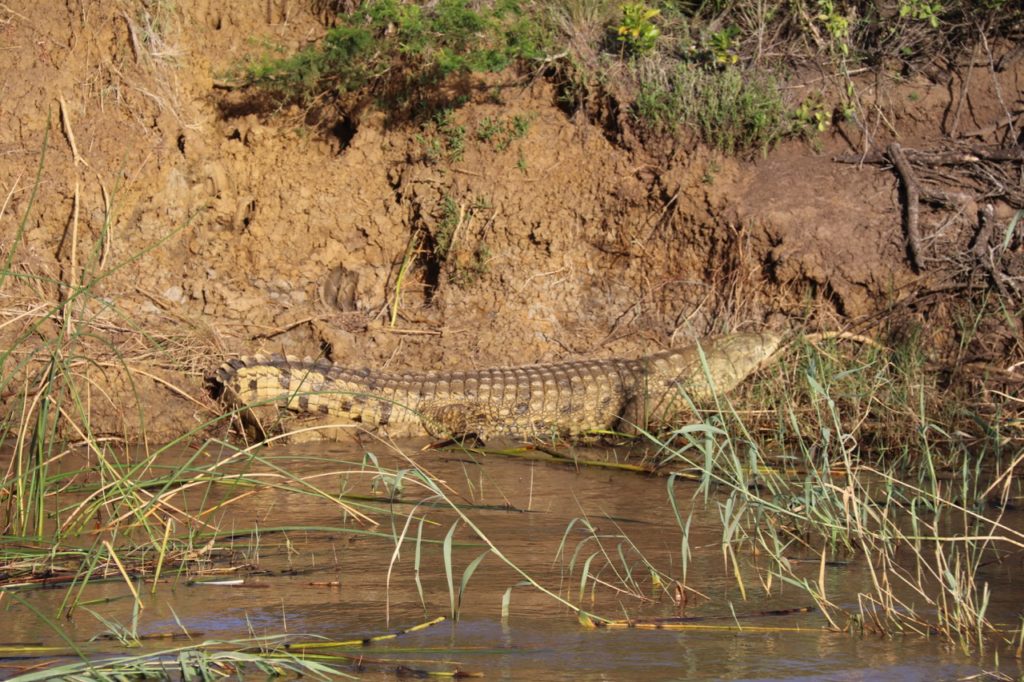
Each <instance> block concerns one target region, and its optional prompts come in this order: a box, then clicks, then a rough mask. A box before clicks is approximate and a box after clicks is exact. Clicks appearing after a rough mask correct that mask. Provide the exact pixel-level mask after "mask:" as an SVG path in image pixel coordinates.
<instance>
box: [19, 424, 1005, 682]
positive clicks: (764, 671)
mask: <svg viewBox="0 0 1024 682" xmlns="http://www.w3.org/2000/svg"><path fill="white" fill-rule="evenodd" d="M420 445H422V443H419V442H410V443H403V444H402V451H403V452H405V453H407V454H406V455H401V454H398V452H397V450H396V449H394V448H392V447H389V446H384V445H377V446H370V447H366V446H357V445H354V444H353V445H351V446H346V445H338V444H330V445H307V446H301V447H282V446H278V447H274V448H271V449H262V450H260V451H259V452H258V453H257V454H258V455H259V457H261V458H265V460H264V461H258V462H256V461H239V462H231V463H229V464H227V465H226V466H225V471H230V472H232V473H239V472H245V473H247V474H249V475H251V476H257V477H262V478H263V479H264V480H266V479H269V480H277V481H278V482H279V483H280V484H281V487H280V488H278V489H276V490H262V491H259V492H251V490H252V489H251V488H248V487H245V486H243V485H235V486H225V485H218V486H207V485H203V486H196V487H195V488H194V489H192V490H190V492H189V494H188V495H187V496H186V497H177V498H175V504H176V505H178V506H179V507H180V510H181V512H182V513H185V512H187V513H190V514H193V515H195V518H196V519H198V521H196V522H193V524H192V526H193V527H192V531H193V532H194V533H196V537H195V540H194V544H195V547H196V549H197V550H198V549H201V548H203V546H204V544H205V542H206V540H205V539H204V537H203V535H202V533H203V532H204V531H205V530H206V529H205V528H204V527H203V526H202V523H209V524H211V525H216V526H219V527H220V528H221V529H224V528H234V529H237V533H236V535H235V536H234V537H233V538H230V539H222V540H220V541H218V542H217V543H216V544H215V545H214V546H213V548H212V550H213V551H212V552H211V553H209V554H207V555H206V556H207V557H208V558H209V559H211V560H210V561H209V562H208V564H207V567H208V569H209V570H208V571H206V572H203V573H201V572H199V571H197V570H194V569H195V568H198V567H199V566H200V563H194V564H193V570H189V571H188V573H187V574H177V573H174V574H171V575H168V574H167V573H165V574H164V576H163V578H162V579H161V582H160V583H159V584H158V585H157V586H156V590H155V593H151V592H150V590H151V588H152V586H151V585H149V584H141V585H140V586H139V587H140V590H143V597H142V601H143V604H144V607H145V608H144V609H143V610H142V612H141V613H140V614H139V622H138V626H137V629H138V632H139V633H140V634H154V633H181V632H182V631H183V630H187V631H188V632H189V633H190V634H191V636H192V637H193V638H194V639H195V640H197V641H204V640H211V639H221V640H230V639H237V638H243V637H250V636H263V635H279V634H285V633H287V634H289V635H291V636H292V637H293V638H294V639H296V640H302V641H315V640H317V639H318V638H326V639H327V640H351V639H353V638H363V637H367V636H373V635H379V634H385V633H388V632H396V631H400V630H403V629H405V628H408V627H410V626H414V625H417V624H420V623H425V622H428V621H431V620H433V619H435V618H437V617H439V616H450V614H451V610H452V600H453V598H454V600H455V601H456V602H457V609H458V612H459V620H458V622H457V623H456V622H455V621H453V620H452V619H451V618H450V617H449V618H448V619H447V620H445V621H443V622H440V623H436V624H433V625H431V626H429V627H426V628H424V629H421V630H417V631H414V632H408V633H406V634H401V635H400V636H397V637H395V638H393V639H388V640H381V641H375V642H373V643H371V644H369V645H367V646H365V647H362V648H358V647H357V648H352V647H349V648H346V649H333V650H331V649H328V650H327V651H332V652H334V653H337V652H339V651H340V652H342V653H350V654H353V655H363V656H365V657H366V658H367V660H368V661H369V664H368V665H367V666H366V667H365V668H364V669H362V670H360V671H356V670H354V669H349V670H350V672H358V674H359V675H360V676H363V677H365V678H370V679H394V677H395V675H396V669H397V666H399V665H407V666H409V667H410V668H413V669H417V670H447V671H451V670H453V669H456V668H457V669H459V670H463V671H466V672H474V673H482V674H483V675H485V676H486V678H487V679H509V680H526V679H529V680H564V679H578V680H612V679H615V680H619V679H622V680H626V679H628V680H674V679H833V680H845V679H850V680H861V679H892V680H915V679H921V680H939V679H956V678H965V677H967V676H970V675H974V674H977V673H979V672H980V671H983V670H987V671H993V670H996V669H997V668H998V669H1001V670H1002V672H1004V673H1006V674H1008V675H1010V676H1013V677H1018V676H1020V675H1021V674H1022V668H1021V667H1020V664H1019V662H1017V661H1015V660H1014V659H1013V658H1012V656H1011V655H1009V653H1008V652H1007V651H1006V650H1004V651H1002V652H1001V654H1000V658H999V662H998V664H997V663H996V661H995V660H994V658H993V656H992V654H991V653H989V654H988V655H986V656H985V657H984V658H982V659H979V658H977V657H967V656H965V655H963V654H961V653H960V652H958V650H956V649H955V648H953V647H950V646H948V645H947V644H945V643H944V642H943V640H942V639H941V638H939V637H932V638H925V637H921V636H918V635H914V634H908V635H904V636H898V637H896V638H884V637H878V636H859V635H852V634H848V633H838V632H833V631H830V630H828V629H826V626H827V621H826V620H825V618H824V617H823V616H822V615H821V613H820V612H817V611H813V610H812V611H809V612H802V611H797V612H790V613H785V614H782V615H779V614H769V613H768V612H775V611H780V610H790V609H793V610H796V609H800V608H801V607H810V606H813V602H812V600H811V599H810V598H809V597H808V596H807V594H806V593H804V592H803V591H802V590H800V589H797V588H795V587H793V586H791V585H785V584H783V583H782V581H781V580H780V579H779V578H778V577H777V576H775V577H772V578H770V577H769V575H768V572H767V571H765V570H764V569H765V566H763V565H760V564H759V561H758V557H755V556H742V555H741V557H740V562H739V565H740V570H739V573H740V575H739V577H738V576H737V575H736V572H734V570H733V569H732V567H731V566H729V565H727V564H726V562H725V561H724V558H723V551H722V521H721V503H722V502H723V501H724V498H721V499H718V498H716V497H715V496H714V495H712V496H711V497H709V498H708V499H707V501H706V503H705V499H704V497H703V496H702V495H695V493H696V490H697V488H696V484H694V483H692V482H684V481H676V483H675V499H676V500H677V503H678V507H679V510H680V514H681V517H682V521H683V522H685V521H686V518H687V517H689V516H691V515H692V521H691V522H690V528H689V547H690V556H689V557H688V559H687V566H686V568H685V570H686V583H687V585H688V586H689V587H690V588H692V589H693V590H696V591H697V592H699V593H701V594H702V595H704V596H705V597H706V598H701V597H697V596H691V597H690V599H689V600H688V604H687V606H686V608H685V613H684V615H685V616H688V617H695V618H699V620H694V621H689V622H688V623H687V628H688V629H683V630H664V629H662V630H640V629H614V630H612V629H597V630H594V629H588V628H585V627H583V626H581V625H580V624H579V622H578V621H577V618H576V616H575V614H574V613H573V612H572V610H571V609H570V608H569V607H567V606H566V605H564V604H562V603H560V602H559V601H558V600H557V599H556V598H555V597H553V596H550V595H547V594H544V593H543V592H542V591H540V590H539V589H537V588H536V587H534V586H531V585H528V584H525V579H524V574H525V575H528V576H529V577H530V578H531V579H533V580H534V581H536V582H537V583H538V584H540V585H541V586H543V587H544V588H546V589H547V590H550V591H551V592H552V593H554V594H555V595H557V596H558V597H561V598H562V599H565V600H567V601H569V602H571V603H574V604H580V605H582V606H583V607H584V608H585V609H586V610H587V611H589V612H591V613H594V614H597V615H599V616H603V617H606V618H613V619H620V618H627V617H628V618H634V619H643V618H647V619H652V618H664V617H672V616H679V615H680V613H681V612H680V609H679V607H678V606H677V605H676V604H675V603H674V601H673V591H674V590H673V585H671V584H665V583H663V584H662V585H661V586H659V585H656V584H654V583H652V579H651V571H650V570H649V569H648V568H647V564H650V565H652V566H654V567H656V568H657V569H659V570H660V571H661V572H663V573H664V574H665V575H668V576H672V577H673V578H679V577H681V576H682V575H683V565H682V556H683V551H682V544H683V543H682V537H683V533H682V530H681V528H680V523H679V520H677V516H676V514H675V513H674V512H673V509H672V506H671V505H670V502H669V494H668V486H667V480H666V479H665V478H657V477H647V476H643V475H637V474H632V473H627V472H622V471H615V470H604V469H597V468H589V467H587V468H580V469H579V470H577V469H574V468H572V467H568V466H556V465H551V464H545V463H538V462H531V461H524V460H521V459H513V458H506V457H500V456H493V455H492V456H486V457H480V458H474V457H471V456H469V455H465V454H458V453H439V452H419V451H418V447H419V446H420ZM367 451H372V452H373V453H374V456H375V457H376V460H377V462H378V463H379V466H380V467H381V468H382V469H386V470H388V471H394V470H396V469H406V470H409V469H411V467H412V463H413V462H415V463H417V464H418V465H420V466H422V467H424V468H425V469H426V470H428V471H429V472H430V473H431V474H432V475H433V476H435V477H436V478H437V479H439V480H440V481H442V482H443V488H442V489H443V491H444V492H445V494H446V495H447V496H448V497H449V499H450V500H452V501H453V502H456V503H457V504H458V505H459V509H460V511H461V513H462V514H464V515H465V517H464V518H463V517H460V514H459V513H457V512H456V511H454V510H453V509H452V507H451V506H450V505H449V504H447V503H445V502H444V501H442V500H438V499H436V498H435V496H433V495H431V494H430V492H429V491H427V490H425V489H424V488H423V487H422V486H420V485H418V484H417V481H416V480H415V478H414V477H413V475H412V474H411V473H410V474H408V475H407V476H406V477H405V479H404V480H402V481H398V482H397V484H398V486H399V488H400V493H399V495H398V500H399V501H400V502H399V503H396V504H391V503H389V502H388V501H387V499H386V494H387V491H388V490H389V489H390V488H392V487H393V486H394V485H396V481H395V479H394V478H392V477H388V476H379V475H378V473H379V472H378V469H377V468H376V465H374V464H373V463H372V461H370V462H369V463H365V464H364V462H365V461H366V459H365V453H366V452H367ZM175 456H176V457H180V458H182V460H184V458H186V457H188V456H190V453H177V455H175ZM212 457H213V455H203V458H204V460H203V461H204V462H208V461H209V459H208V458H212ZM406 457H409V458H411V459H406ZM172 459H173V458H164V461H165V462H166V463H167V464H168V465H170V464H172V461H171V460H172ZM284 470H287V471H289V472H291V473H292V474H293V475H295V476H302V477H303V479H304V481H305V482H304V483H302V484H301V485H297V484H296V483H295V482H294V481H291V482H289V479H288V478H287V477H282V478H278V479H275V478H274V477H275V476H277V475H279V474H280V472H281V471H284ZM297 488H302V489H304V490H306V491H307V492H305V493H304V492H299V491H298V490H297ZM314 489H318V490H320V491H322V492H323V493H325V494H332V495H333V494H337V493H339V492H346V493H348V494H350V496H351V497H350V499H349V504H350V505H352V509H351V510H346V509H344V508H342V507H341V506H339V505H338V504H337V503H335V502H332V501H330V500H328V499H326V498H325V497H322V496H319V495H317V494H315V492H314ZM374 497H375V498H377V499H376V500H373V498H374ZM363 498H365V500H366V501H363ZM225 500H226V501H229V503H228V504H224V505H222V506H217V503H218V502H223V501H225ZM69 502H70V499H69ZM353 510H354V511H355V512H357V513H366V514H368V515H369V516H371V517H372V518H373V519H374V520H375V521H377V524H376V525H374V524H372V523H368V522H362V523H361V522H359V521H358V520H355V519H354V517H353ZM467 519H468V521H469V522H471V523H472V524H473V525H474V526H475V529H474V528H471V527H470V525H469V523H468V522H467ZM1006 522H1007V523H1010V524H1013V525H1014V526H1015V527H1021V525H1022V524H1024V521H1022V519H1021V518H1020V517H1017V518H1008V519H1006ZM453 524H456V527H455V530H454V533H453V534H452V536H451V539H452V547H451V557H452V565H453V571H452V576H451V578H450V580H451V583H452V586H453V588H452V591H454V592H455V596H454V597H452V592H451V591H450V590H449V577H448V575H447V573H446V568H445V561H444V553H445V549H444V540H445V538H446V536H447V535H448V534H449V531H450V530H451V529H452V527H453ZM178 530H179V531H180V534H181V535H182V536H183V535H184V534H186V532H187V530H188V529H187V528H185V527H179V529H178ZM397 538H403V541H402V542H400V543H399V542H398V541H397V540H396V539H397ZM417 538H419V540H417ZM488 541H489V542H490V543H492V544H493V546H494V547H496V548H497V549H498V550H500V552H501V554H502V556H504V557H505V559H507V561H503V560H502V559H501V558H499V557H498V556H497V555H496V554H495V553H493V552H492V553H490V554H487V556H486V557H485V558H484V559H483V560H482V562H481V563H480V564H479V565H478V566H477V567H476V570H475V572H473V573H472V575H471V576H470V577H469V579H468V581H467V583H466V585H465V589H464V590H463V591H462V594H461V595H459V594H458V592H459V589H460V584H461V583H462V581H463V576H464V571H465V570H466V568H467V566H469V565H470V564H471V563H472V562H473V561H474V560H475V559H476V558H477V557H479V556H481V555H482V554H484V553H485V552H487V550H488ZM208 549H210V548H208ZM747 554H749V552H747ZM789 556H790V557H791V558H793V559H801V558H812V557H801V556H800V553H799V551H798V550H794V551H793V552H791V553H789ZM761 563H764V562H763V560H762V562H761ZM510 564H511V565H510ZM1018 564H1019V561H1018V562H1017V563H1016V564H1015V565H1014V566H1009V567H1008V566H1007V565H1006V564H1001V565H993V566H991V567H990V568H987V569H986V571H987V572H986V573H985V574H984V575H983V576H982V578H983V579H985V580H988V581H989V582H990V584H991V585H992V604H991V606H990V607H989V614H990V619H991V620H992V621H994V622H998V623H1009V624H1013V623H1018V624H1019V620H1020V612H1021V607H1020V604H1021V601H1022V591H1021V585H1020V582H1019V581H1016V580H1014V577H1015V576H1014V575H1013V571H1015V570H1016V566H1017V565H1018ZM799 565H800V566H801V569H800V570H804V568H803V566H804V565H803V564H799ZM513 566H514V567H513ZM819 569H820V566H819V565H818V563H817V562H811V561H809V562H807V564H806V569H805V571H806V576H807V577H808V578H809V579H811V580H817V579H818V571H819ZM824 570H825V587H826V590H827V591H828V595H829V597H830V598H831V599H832V600H833V601H834V602H836V603H838V604H841V605H844V606H848V607H850V608H851V609H855V608H856V601H855V600H856V594H857V592H858V590H861V589H868V586H869V584H870V575H869V571H868V567H867V564H866V562H865V561H864V560H863V559H859V560H858V559H854V560H852V561H851V562H849V563H846V564H840V565H829V566H827V567H826V568H825V569H824ZM584 573H585V574H586V575H587V576H588V579H587V580H586V581H584V584H583V586H582V594H581V576H583V575H584ZM215 578H216V579H225V580H231V579H234V580H241V581H242V582H241V584H235V585H232V584H222V585H213V584H201V583H200V582H199V581H208V580H211V579H215ZM740 581H742V583H743V586H744V590H745V594H744V592H743V591H741V590H740V588H739V582H740ZM66 594H67V588H66V587H61V588H58V589H47V590H32V591H23V592H19V596H20V597H21V598H22V599H24V600H26V601H27V602H28V603H29V604H30V605H31V606H33V607H35V608H36V609H39V610H40V612H42V613H47V614H52V613H55V612H56V611H57V610H58V609H59V605H60V604H61V602H62V600H63V599H64V598H65V596H66ZM75 594H76V596H77V597H78V598H79V599H80V600H82V601H86V600H88V601H90V603H89V605H88V606H82V607H79V608H78V609H77V610H76V611H75V612H74V614H73V617H72V618H71V619H69V620H64V621H60V622H59V624H60V626H61V628H62V629H63V632H64V634H65V635H66V636H67V637H69V638H71V639H72V640H73V641H76V642H85V641H87V640H89V639H90V638H92V637H95V636H97V635H100V634H102V633H104V632H107V631H108V630H110V629H111V628H110V623H119V624H121V625H123V626H125V627H128V626H130V625H131V622H132V618H133V615H132V600H131V599H130V597H129V591H128V589H127V587H126V585H125V583H124V582H123V581H111V582H105V583H99V584H95V585H91V586H88V587H87V588H86V589H85V590H83V591H82V592H81V593H78V592H77V591H76V592H75ZM503 603H504V604H505V608H506V609H507V615H506V616H504V617H503ZM2 606H3V608H4V609H6V611H5V614H4V619H5V621H6V623H5V624H4V625H0V632H2V634H0V642H2V643H4V644H11V643H37V644H39V643H42V644H55V645H63V644H64V642H63V641H62V638H61V637H59V636H57V635H56V634H55V633H54V632H53V631H52V630H51V629H50V628H48V627H47V626H46V625H45V624H44V623H43V622H42V620H41V619H40V618H38V617H36V616H34V615H32V614H31V613H29V611H28V610H27V609H26V608H25V607H24V606H21V605H19V604H15V603H14V602H13V600H12V599H7V600H5V601H4V603H3V604H2ZM101 619H106V620H107V624H104V623H103V622H101ZM185 643H186V642H185V641H182V640H175V641H173V642H171V641H166V640H165V641H160V640H146V641H145V642H144V643H143V648H144V649H145V648H171V647H173V646H181V645H183V644H185ZM98 646H99V647H100V648H101V649H102V650H105V651H111V652H124V651H128V650H126V649H122V648H121V647H120V646H119V645H118V644H116V643H114V642H106V643H104V644H101V645H98ZM5 663H7V665H5V666H4V667H3V668H0V674H11V673H12V672H13V671H16V670H18V664H17V662H15V661H7V662H5Z"/></svg>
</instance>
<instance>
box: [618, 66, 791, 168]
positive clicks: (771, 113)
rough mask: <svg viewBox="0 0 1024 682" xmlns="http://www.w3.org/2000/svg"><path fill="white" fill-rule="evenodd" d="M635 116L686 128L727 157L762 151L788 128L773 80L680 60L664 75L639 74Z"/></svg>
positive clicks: (656, 125)
mask: <svg viewBox="0 0 1024 682" xmlns="http://www.w3.org/2000/svg"><path fill="white" fill-rule="evenodd" d="M636 113H637V115H638V117H639V118H640V120H641V121H642V122H644V123H645V124H646V125H648V126H650V127H652V128H654V129H657V130H662V131H666V132H667V131H672V130H675V129H677V128H679V127H687V128H691V129H693V130H695V131H696V132H697V133H699V134H700V136H701V138H702V139H703V140H704V141H705V142H706V143H708V144H709V145H711V146H713V147H715V148H717V149H720V150H721V151H723V152H725V153H728V154H732V153H737V152H745V151H751V150H759V151H766V150H767V149H768V148H769V147H771V145H772V144H774V143H775V142H776V141H778V140H779V139H780V138H781V137H782V136H783V135H784V134H786V133H787V132H788V128H789V126H788V125H787V119H788V114H787V111H786V108H785V106H784V105H783V103H782V96H781V94H780V91H779V86H778V83H777V82H776V81H775V79H774V78H773V77H772V76H770V75H768V74H765V73H760V72H753V71H743V70H741V69H740V68H738V67H731V66H729V67H725V68H722V69H705V68H702V67H700V66H697V65H694V64H690V63H686V62H683V63H680V64H678V65H677V66H676V67H675V68H674V69H673V70H671V71H670V72H669V73H668V74H665V73H663V72H660V71H655V72H654V73H650V72H648V73H647V74H645V73H643V72H641V74H640V92H639V94H638V96H637V100H636Z"/></svg>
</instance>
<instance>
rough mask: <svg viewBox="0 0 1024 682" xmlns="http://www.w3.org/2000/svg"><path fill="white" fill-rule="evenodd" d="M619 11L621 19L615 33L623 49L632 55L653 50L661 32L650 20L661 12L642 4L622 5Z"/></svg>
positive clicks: (627, 3)
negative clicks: (620, 11)
mask: <svg viewBox="0 0 1024 682" xmlns="http://www.w3.org/2000/svg"><path fill="white" fill-rule="evenodd" d="M621 9H622V18H621V19H620V21H619V25H618V27H616V29H615V33H616V35H617V36H618V38H617V39H618V41H619V42H620V43H622V47H623V49H624V50H626V51H628V52H629V53H630V54H634V55H641V54H645V53H647V52H650V51H651V50H653V49H654V46H655V44H656V43H657V41H658V36H660V35H661V31H660V30H659V29H658V27H657V26H656V25H655V24H654V22H653V21H652V19H654V18H655V17H656V16H658V15H659V14H661V10H659V9H654V8H651V7H648V6H647V5H646V4H645V3H642V2H626V3H623V4H622V7H621Z"/></svg>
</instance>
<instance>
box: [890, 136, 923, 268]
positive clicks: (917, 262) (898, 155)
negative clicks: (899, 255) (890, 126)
mask: <svg viewBox="0 0 1024 682" xmlns="http://www.w3.org/2000/svg"><path fill="white" fill-rule="evenodd" d="M886 153H887V154H888V156H889V159H890V160H891V161H892V164H893V165H894V166H895V167H896V172H897V173H899V175H900V180H901V181H902V183H903V196H904V216H905V227H906V231H907V252H908V254H909V255H910V264H911V266H912V267H913V268H914V272H917V273H920V272H921V271H922V270H924V267H923V266H922V263H921V232H920V230H919V227H918V220H919V217H920V209H919V207H918V203H919V202H920V199H921V190H920V187H919V185H918V184H917V179H916V178H915V177H914V171H913V169H912V168H911V167H910V162H909V161H907V157H906V156H905V155H904V154H903V149H902V148H901V147H900V145H899V143H898V142H893V143H892V144H890V145H889V147H888V149H887V150H886Z"/></svg>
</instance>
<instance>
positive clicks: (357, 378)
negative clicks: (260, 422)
mask: <svg viewBox="0 0 1024 682" xmlns="http://www.w3.org/2000/svg"><path fill="white" fill-rule="evenodd" d="M779 344H780V337H778V336H776V335H773V334H733V335H730V336H723V337H719V338H715V339H710V340H708V341H705V342H704V343H703V344H701V345H700V346H698V345H694V346H689V347H686V348H681V349H678V350H667V351H663V352H660V353H654V354H653V355H648V356H646V357H642V358H639V359H635V360H620V359H608V360H580V361H572V362H561V363H557V364H549V365H533V366H526V367H509V368H496V369H483V370H473V371H455V372H404V373H397V372H396V373H388V372H376V371H371V370H367V369H362V370H355V369H349V368H346V367H343V366H340V365H337V364H333V363H331V362H329V361H326V360H311V359H309V358H306V359H304V360H299V359H297V358H291V357H285V356H282V355H271V356H264V355H255V356H249V357H243V358H240V359H234V360H230V361H228V362H226V363H225V364H223V365H222V366H221V367H220V368H219V369H218V370H217V371H216V373H215V374H214V377H213V379H214V382H215V383H217V384H219V385H220V387H221V388H222V394H223V397H224V399H225V400H226V401H227V402H229V403H234V404H235V405H237V406H239V407H241V408H247V407H253V406H257V405H278V406H284V407H287V408H288V409H291V410H297V411H300V412H309V413H313V414H321V415H325V416H327V417H331V418H334V419H338V420H340V421H344V422H357V423H362V424H363V425H364V426H366V427H370V428H376V427H386V428H387V431H388V433H389V434H391V435H395V436H408V435H418V434H423V433H424V432H426V433H428V434H430V435H434V436H437V435H444V436H460V435H467V434H475V435H477V436H479V437H480V438H484V439H486V438H488V437H491V436H503V437H508V438H514V439H523V440H551V439H553V438H570V439H571V438H578V437H580V436H583V435H585V434H587V433H588V432H595V431H602V430H608V429H614V430H616V431H619V432H625V433H635V432H636V431H637V429H639V428H644V429H661V428H665V427H667V426H672V425H673V424H677V423H678V422H679V420H680V419H681V418H682V417H683V416H684V415H685V414H687V413H688V412H690V410H692V407H691V405H700V404H703V403H707V402H709V401H710V400H712V399H713V398H714V396H715V395H716V394H723V393H726V392H728V391H730V390H732V389H733V388H735V387H736V386H737V385H738V384H740V383H741V382H742V381H743V380H744V379H745V378H746V377H748V376H749V375H750V374H751V373H753V372H754V371H756V370H757V369H758V368H759V367H761V366H762V365H763V364H764V363H765V361H766V360H768V359H769V358H770V357H771V356H772V355H773V354H774V353H775V351H776V350H777V349H778V348H779ZM702 354H703V358H702ZM709 379H710V381H709Z"/></svg>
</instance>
